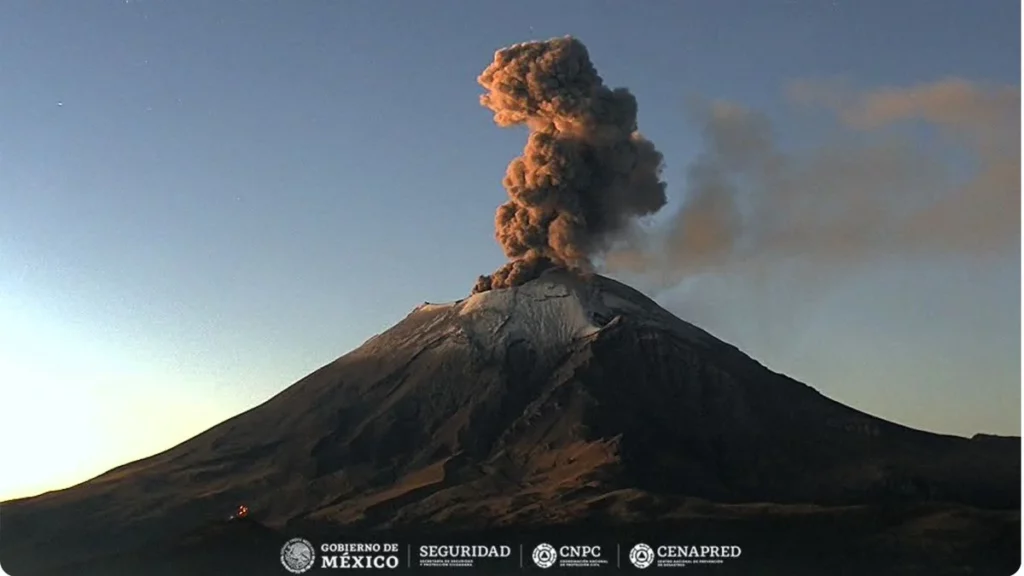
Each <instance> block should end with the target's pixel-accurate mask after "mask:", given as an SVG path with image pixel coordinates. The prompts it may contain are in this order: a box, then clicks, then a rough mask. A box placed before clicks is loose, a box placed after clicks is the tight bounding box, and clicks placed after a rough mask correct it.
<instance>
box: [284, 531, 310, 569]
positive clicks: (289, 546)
mask: <svg viewBox="0 0 1024 576" xmlns="http://www.w3.org/2000/svg"><path fill="white" fill-rule="evenodd" d="M314 562H316V549H314V548H313V545H312V544H310V543H309V540H306V539H304V538H292V539H291V540H289V541H287V542H285V543H284V546H282V547H281V564H283V565H284V569H285V570H287V571H289V572H291V573H292V574H302V573H303V572H305V571H306V570H309V569H310V568H312V567H313V563H314Z"/></svg>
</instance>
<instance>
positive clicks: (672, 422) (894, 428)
mask: <svg viewBox="0 0 1024 576" xmlns="http://www.w3.org/2000/svg"><path fill="white" fill-rule="evenodd" d="M1019 495H1020V443H1019V438H997V437H987V436H978V437H975V438H972V439H966V438H960V437H953V436H943V435H937V434H930V433H925V432H921V431H917V430H912V429H909V428H906V427H903V426H899V425H896V424H893V423H890V422H887V421H884V420H881V419H878V418H874V417H872V416H869V415H867V414H864V413H861V412H858V411H857V410H854V409H852V408H849V407H846V406H844V405H842V404H839V403H837V402H834V401H832V400H829V399H828V398H826V397H824V396H822V395H821V394H819V393H818V392H816V391H815V390H814V389H812V388H810V387H808V386H805V385H803V384H801V383H799V382H796V381H794V380H792V379H789V378H787V377H785V376H782V375H779V374H776V373H773V372H771V371H769V370H767V369H766V368H764V367H763V366H761V365H760V364H758V363H756V362H755V361H753V360H751V359H750V358H749V357H747V356H746V355H744V354H743V353H741V352H740V351H739V350H737V349H736V348H734V347H732V346H729V345H727V344H725V343H723V342H721V341H719V340H717V339H715V338H714V337H712V336H710V335H709V334H707V333H705V332H703V331H701V330H699V329H698V328H695V327H693V326H692V325H689V324H687V323H685V322H683V321H682V320H679V319H678V318H676V317H674V316H672V315H671V314H670V313H668V312H667V311H665V310H663V309H662V308H660V307H659V306H658V305H657V304H655V303H654V302H652V301H651V300H649V299H647V298H646V297H644V296H642V295H641V294H639V293H638V292H636V291H634V290H632V289H631V288H628V287H626V286H624V285H622V284H620V283H618V282H615V281H612V280H609V279H607V278H603V277H600V276H594V277H589V278H579V277H576V276H573V275H570V274H567V273H564V272H557V271H555V272H549V273H547V274H545V275H543V276H542V277H541V278H540V279H538V280H535V281H533V282H530V283H528V284H526V285H524V286H520V287H517V288H513V289H507V290H496V291H492V292H486V293H483V294H477V295H474V296H473V297H471V298H468V299H466V300H462V301H460V302H456V303H452V304H444V305H429V304H428V305H424V306H421V307H419V308H417V309H416V310H415V311H413V312H412V313H411V314H410V315H409V316H408V317H406V318H405V319H404V320H402V321H401V322H399V323H398V324H397V325H395V326H394V327H393V328H391V329H390V330H388V331H387V332H384V333H383V334H380V335H378V336H376V337H374V338H372V339H371V340H369V341H368V342H366V343H365V344H364V345H363V346H362V347H360V348H359V349H357V350H355V351H353V352H352V353H350V354H348V355H346V356H344V357H342V358H340V359H338V360H337V361H335V362H333V363H331V364H329V365H327V366H325V367H323V368H321V369H320V370H318V371H316V372H314V373H313V374H311V375H309V376H308V377H306V378H304V379H303V380H301V381H299V382H297V383H296V384H294V385H293V386H291V387H289V388H288V389H286V390H285V391H284V392H282V393H281V394H279V395H277V396H276V397H274V398H272V399H271V400H269V401H267V402H266V403H264V404H262V405H260V406H258V407H256V408H254V409H252V410H250V411H248V412H245V413H243V414H241V415H239V416H237V417H235V418H232V419H230V420H228V421H226V422H224V423H222V424H220V425H218V426H216V427H214V428H212V429H210V430H208V431H207V432H205V433H203V434H201V435H199V436H197V437H195V438H193V439H191V440H189V441H187V442H185V443H183V444H181V445H179V446H177V447H175V448H172V449H171V450H168V451H166V452H164V453H162V454H158V455H156V456H153V457H151V458H147V459H145V460H141V461H138V462H134V463H131V464H127V465H125V466H122V467H120V468H117V469H115V470H112V471H110V472H108V473H106V474H104V475H102V476H99V477H97V478H95V479H93V480H90V481H88V482H86V483H83V484H81V485H79V486H75V487H73V488H70V489H67V490H62V491H58V492H52V493H48V494H44V495H41V496H38V497H35V498H29V499H24V500H18V501H13V502H9V503H4V504H3V505H2V506H0V562H2V563H3V565H4V567H5V569H7V570H8V571H9V572H11V573H13V574H16V575H19V574H58V573H67V574H86V573H104V572H103V569H102V567H103V566H106V567H107V569H108V570H109V569H110V566H112V565H113V564H112V563H115V564H116V562H121V563H125V562H127V563H129V564H130V566H135V567H136V568H138V569H140V570H141V568H139V567H141V566H149V568H148V570H149V573H156V571H155V569H154V565H155V564H160V565H167V563H168V562H176V561H177V560H173V559H176V558H177V559H182V558H186V557H188V558H193V560H191V561H192V562H196V561H197V560H195V558H197V557H203V556H202V554H199V553H197V552H195V550H207V552H208V553H209V554H210V558H214V557H220V558H221V560H222V561H229V560H230V557H233V556H232V554H234V552H230V550H236V549H238V550H242V549H245V546H247V544H245V543H246V542H253V543H251V544H248V546H250V547H251V548H252V550H257V549H258V550H261V551H262V552H260V554H268V553H269V558H270V559H269V560H267V562H269V563H270V566H269V567H268V570H270V573H276V572H274V571H275V570H277V571H281V570H282V569H281V567H280V566H279V565H275V562H276V554H277V550H276V549H271V550H269V552H268V551H267V550H266V549H267V547H268V546H271V547H272V548H273V547H274V546H276V547H279V546H280V544H281V543H283V542H284V540H285V539H286V538H287V537H290V536H294V535H297V534H299V533H301V535H306V536H307V537H310V536H309V535H310V534H323V535H325V538H329V539H330V540H331V541H337V540H338V538H337V535H339V534H343V533H347V534H353V535H361V537H360V539H362V540H365V539H366V537H367V536H366V535H367V534H368V533H369V532H370V531H386V532H389V533H392V534H398V533H400V534H405V535H407V536H408V537H409V538H414V537H416V536H415V535H417V534H433V535H436V534H438V533H443V532H444V531H457V532H465V533H469V532H470V531H472V532H473V533H475V534H477V535H481V534H505V535H510V534H519V535H520V536H521V537H527V536H524V535H532V534H542V533H544V531H545V530H547V529H549V528H550V527H551V526H567V527H581V528H578V529H577V528H573V529H574V530H579V531H582V530H584V528H582V527H583V526H585V527H586V529H587V530H589V531H590V533H592V534H598V533H599V532H600V531H601V530H605V533H611V532H608V531H609V530H610V531H612V532H614V531H615V530H618V531H619V533H620V534H625V532H622V531H623V530H626V531H629V530H634V531H639V532H637V533H638V534H639V533H641V532H643V531H645V530H653V531H654V532H653V533H656V534H662V535H664V534H667V533H670V532H672V531H673V530H675V533H677V534H678V535H679V537H687V538H697V537H700V535H701V534H704V535H705V536H707V535H708V534H712V533H714V534H720V538H724V539H725V540H729V538H730V535H732V536H734V537H736V538H748V539H749V542H750V543H749V544H747V543H746V542H744V545H746V546H748V547H752V548H751V549H752V550H757V547H758V544H757V542H761V546H764V542H770V541H773V540H772V539H773V538H775V539H778V541H779V546H783V545H784V544H785V543H786V542H790V541H791V540H792V538H797V539H798V540H799V539H801V538H803V539H804V540H803V541H807V542H817V543H818V545H816V546H817V548H818V550H819V552H817V553H815V554H812V557H813V558H818V559H819V560H820V562H819V563H817V564H815V563H811V564H808V565H807V566H806V567H807V569H808V570H811V572H810V573H813V571H814V570H815V569H817V568H818V567H820V566H824V565H826V564H827V562H829V561H835V560H834V559H835V558H841V557H845V556H846V555H849V558H848V559H847V560H848V561H844V563H841V564H840V565H839V566H840V567H842V566H846V567H850V566H853V564H851V563H852V562H854V560H853V558H861V560H857V562H868V564H864V566H871V569H872V571H873V572H875V573H878V571H880V570H882V569H883V568H884V567H885V566H900V567H903V568H905V570H903V571H904V572H906V571H907V570H910V569H911V567H915V566H916V567H919V568H921V567H922V566H924V564H922V562H939V564H938V566H939V567H940V568H944V569H948V568H951V567H952V568H955V569H957V570H958V569H959V568H957V567H963V568H972V569H974V570H975V573H983V572H985V569H991V570H994V572H992V573H1010V572H1012V568H1013V567H1014V566H1016V565H1017V563H1019V553H1020V551H1019V544H1018V543H1019V536H1017V534H1018V533H1019V529H1020V514H1019V512H1020V496H1019ZM242 502H244V503H246V504H248V506H249V507H250V509H251V510H252V519H253V520H255V522H250V523H246V524H245V526H250V525H252V526H253V528H252V534H249V533H248V532H246V533H245V534H244V535H240V534H239V533H238V531H239V530H243V529H242V528H239V527H238V526H236V525H235V524H234V523H232V524H225V523H224V517H225V516H226V515H227V514H228V513H229V512H230V511H231V510H232V509H233V507H234V506H235V505H236V504H238V503H242ZM759 503H770V504H759ZM566 530H568V528H567V529H566ZM566 534H568V532H562V535H563V536H564V535H566ZM326 535H330V536H329V537H328V536H326ZM783 535H785V537H783ZM243 536H244V537H243ZM509 537H510V538H511V537H513V536H509ZM529 537H531V538H532V536H529ZM257 541H258V542H260V544H255V543H254V542H257ZM794 542H795V541H794ZM950 542H952V544H951V543H950ZM269 543H272V544H269ZM794 546H795V545H794ZM55 547H56V548H58V549H59V550H61V553H60V554H52V553H49V552H48V551H49V550H52V549H54V548H55ZM183 550H191V552H183ZM773 550H774V551H775V552H778V548H777V547H776V548H773ZM800 550H803V552H800ZM822 550H824V551H826V552H821V551H822ZM829 550H831V552H827V551H829ZM801 553H803V554H805V555H806V554H808V553H809V552H808V551H807V549H805V548H803V547H795V548H794V552H793V554H792V555H790V554H788V553H786V554H781V556H780V555H779V554H776V556H772V554H771V553H770V551H769V550H767V549H765V550H764V551H763V552H762V554H761V556H760V558H762V559H763V561H764V562H763V564H761V565H759V564H758V558H759V557H758V555H757V554H756V553H750V554H745V556H746V557H745V559H744V562H747V563H748V564H746V565H744V566H746V567H747V568H749V567H751V566H758V567H759V569H761V570H765V571H767V572H770V571H771V570H772V569H773V568H770V567H772V566H777V567H778V570H780V571H781V572H780V573H796V572H794V571H793V570H795V568H794V567H796V566H804V565H802V564H800V562H802V561H801V560H800V559H799V558H798V557H797V556H799V554H801ZM197 554H198V556H197ZM218 554H219V556H218ZM238 554H240V555H241V556H248V557H249V558H250V561H251V559H252V558H251V557H252V554H248V555H247V554H244V553H242V552H238ZM751 554H753V556H751ZM829 554H831V555H829ZM872 555H874V556H872ZM826 557H827V558H832V559H833V560H826ZM115 558H116V559H118V560H116V562H115V560H114V559H115ZM772 558H774V560H773V559H772ZM864 558H866V560H864ZM133 562H134V564H132V563H133ZM773 562H775V564H773ZM786 562H791V563H792V564H786ZM872 562H873V563H872ZM823 563H824V564H823ZM236 565H237V566H241V565H240V564H236ZM211 566H212V565H211ZM1007 567H1010V569H1008V571H1005V572H1003V571H1004V570H1006V569H1007ZM933 568H935V566H930V567H929V568H928V569H929V570H931V569H933ZM921 569H924V568H921ZM90 570H97V571H96V572H90ZM132 570H133V568H130V567H129V565H124V566H121V567H120V568H118V569H117V570H116V572H117V573H132V572H131V571H132ZM169 570H171V571H170V572H169V573H174V569H170V568H169ZM178 570H179V572H180V570H186V571H187V572H189V573H201V572H202V568H201V567H200V566H195V565H189V566H188V567H183V568H180V569H178ZM253 570H254V569H253V568H251V567H250V568H249V569H246V570H243V571H242V572H244V573H255V572H253ZM978 570H981V572H978ZM787 571H788V572H787ZM213 572H216V570H214V569H213V568H211V573H213ZM718 572H719V573H721V570H718ZM221 573H223V572H221ZM282 573H283V572H282ZM908 573H909V572H908Z"/></svg>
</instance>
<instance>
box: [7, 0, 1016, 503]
mask: <svg viewBox="0 0 1024 576" xmlns="http://www.w3.org/2000/svg"><path fill="white" fill-rule="evenodd" d="M1019 21H1020V6H1019V3H1018V2H1016V1H1015V0H990V1H987V2H966V1H940V0H901V1H900V2H891V1H882V0H870V1H869V0H858V1H856V2H830V1H825V2H801V1H797V0H793V1H788V2H784V1H765V2H749V1H747V0H743V1H740V0H733V1H721V0H714V1H712V0H701V1H696V0H695V1H691V2H684V1H678V2H654V1H651V2H644V3H634V2H611V1H605V0H586V1H584V0H574V1H559V2H548V1H536V0H534V1H526V2H504V3H497V2H470V1H454V0H446V1H438V2H409V1H405V0H394V1H380V0H372V1H371V0H364V1H355V0H346V1H340V0H319V1H317V0H304V1H302V2H291V1H283V0H277V1H271V0H263V1H256V0H250V1H229V0H220V1H216V2H213V1H206V0H173V1H171V0H78V1H74V2H69V1H57V0H53V1H41V0H11V1H8V2H4V3H2V5H0V73H2V78H3V80H2V87H0V206H2V208H0V393H2V396H0V406H2V420H0V438H2V440H0V443H2V444H0V445H2V451H0V455H2V458H3V461H4V473H3V474H2V475H0V500H3V499H6V498H10V497H16V496H23V495H30V494H34V493H38V492H41V491H45V490H49V489H54V488H61V487H65V486H68V485H71V484H74V483H77V482H80V481H83V480H85V479H87V478H89V477H92V476H94V475H96V474H99V473H102V472H103V471H105V470H108V469H110V468H112V467H114V466H117V465H120V464H122V463H125V462H127V461H130V460H134V459H137V458H140V457H144V456H147V455H150V454H153V453H156V452H158V451H161V450H163V449H166V448H169V447H170V446H172V445H174V444H177V443H178V442H180V441H183V440H185V439H187V438H188V437H191V436H193V435H195V434H196V433H198V432H200V431H202V430H204V429H205V428H207V427H209V426H211V425H213V424H215V423H217V422H219V421H221V420H223V419H225V418H227V417H230V416H232V415H234V414H236V413H238V412H240V411H242V410H244V409H247V408H249V407H251V406H253V405H255V404H257V403H259V402H262V401H264V400H265V399H267V398H269V397H270V396H272V395H274V394H276V393H277V392H279V391H280V390H282V389H283V388H284V387H286V386H288V385H289V384H291V383H292V382H294V381H295V380H297V379H298V378H300V377H301V376H303V375H305V374H306V373H308V372H310V371H312V370H313V369H315V368H317V367H319V366H321V365H323V364H325V363H327V362H329V361H331V360H333V359H334V358H336V357H337V356H339V355H341V354H343V353H345V352H347V351H349V350H351V349H352V348H354V347H356V346H358V345H359V344H360V343H362V342H363V341H365V340H366V339H367V338H368V337H370V336H372V335H373V334H376V333H378V332H380V331H382V330H384V329H385V328H387V327H388V326H390V325H391V324H393V323H394V322H396V321H397V320H399V319H401V318H402V317H404V316H405V315H406V314H407V313H408V312H409V311H410V310H411V309H412V308H413V307H414V306H416V305H418V304H420V303H422V302H423V301H424V300H430V301H435V302H436V301H446V300H454V299H458V298H461V297H464V296H465V295H466V294H467V293H468V291H469V288H470V287H471V286H472V284H473V281H474V280H475V278H476V276H477V275H478V274H481V273H488V272H490V271H492V270H493V269H494V268H496V267H497V266H498V265H500V264H501V263H502V262H503V260H504V258H503V256H502V253H501V251H500V249H499V247H498V245H497V244H496V243H495V242H494V240H493V214H494V210H495V208H496V207H497V205H498V204H499V203H501V202H503V201H504V199H505V192H504V191H503V190H502V188H501V179H502V176H503V174H504V170H505V166H506V165H507V163H508V162H509V161H510V160H511V159H512V158H513V157H515V156H516V155H518V154H519V153H520V152H521V150H522V147H523V144H524V142H525V139H524V136H525V134H524V131H522V130H504V129H499V128H498V127H496V126H495V125H494V124H493V122H492V119H491V115H490V114H489V113H488V112H487V111H486V110H484V109H483V108H481V107H480V105H479V103H478V97H479V94H480V93H481V89H480V87H479V86H478V85H477V84H476V77H477V75H478V74H479V73H480V72H481V71H482V70H483V69H484V68H485V67H486V66H487V65H488V64H489V63H490V61H491V58H492V55H493V53H494V51H495V50H496V49H498V48H501V47H503V46H506V45H509V44H512V43H515V42H520V41H525V40H530V39H546V38H550V37H554V36H562V35H565V34H572V35H575V36H578V37H579V38H580V39H581V40H583V42H585V43H586V44H587V46H588V48H589V49H590V53H591V57H592V59H593V60H594V62H595V65H596V66H597V68H598V70H599V71H600V73H601V74H602V76H603V77H604V78H605V80H606V82H607V83H608V84H609V85H613V86H628V87H629V88H630V89H631V91H632V92H633V93H634V94H635V95H636V97H637V99H638V101H639V104H640V128H641V130H642V131H643V132H644V133H645V135H646V136H648V137H649V138H650V139H651V140H652V141H654V142H655V143H656V144H657V146H658V147H659V148H660V149H661V150H662V152H663V153H664V154H665V160H666V169H665V173H664V176H665V179H666V181H667V182H668V193H669V197H670V204H673V205H677V203H678V202H679V201H680V200H681V199H682V198H683V197H684V195H685V190H684V186H683V184H684V174H685V167H686V165H687V163H688V162H689V161H691V160H692V159H693V157H694V155H695V154H696V153H697V151H698V149H699V147H700V141H699V136H698V134H696V133H695V131H694V129H693V127H692V126H689V125H688V124H687V121H686V114H685V100H686V98H687V97H690V96H694V95H696V96H701V97H704V98H710V99H725V100H730V101H733V102H738V103H741V104H743V105H745V106H749V107H752V108H756V109H758V110H760V111H762V112H764V113H765V114H768V115H770V116H771V118H772V119H773V121H774V122H776V124H777V125H781V126H784V127H785V128H786V130H784V131H780V135H779V136H780V139H782V141H784V142H790V141H791V142H797V141H801V140H802V139H806V138H810V137H812V136H813V134H814V133H815V132H816V131H821V130H824V129H825V128H823V127H822V125H821V124H820V123H816V122H811V121H809V120H808V119H807V118H806V117H805V116H803V115H801V114H800V113H799V112H794V111H793V109H792V106H790V105H789V104H788V103H787V101H786V98H785V94H784V91H785V87H786V86H787V85H788V83H791V82H793V81H796V80H801V79H829V78H837V77H842V78H844V79H845V80H847V81H849V82H852V83H853V84H855V85H856V86H858V87H860V88H862V89H867V90H870V89H872V88H875V87H882V86H910V85H915V84H920V83H928V82H935V81H938V80H941V79H943V78H947V77H957V78H963V79H965V80H968V81H971V82H981V83H996V84H1009V85H1012V86H1019V84H1020V75H1019V70H1020V59H1019V54H1020V53H1019V50H1018V48H1019V46H1020V38H1019V34H1020V28H1019V24H1018V23H1019ZM949 160H950V164H951V165H954V166H956V165H958V164H963V165H965V166H966V165H969V163H970V161H969V160H968V159H963V158H959V157H955V156H953V157H950V158H949ZM1018 194H1019V192H1018ZM1019 248H1020V247H1019V245H1017V244H1016V242H1014V243H1012V244H1010V245H1008V246H1007V247H1006V250H1004V251H1001V252H1000V251H997V252H996V253H988V254H986V255H985V257H984V258H980V257H976V256H959V257H957V256H948V255H933V256H929V257H920V258H900V257H898V256H899V255H892V257H887V258H879V259H876V260H873V261H871V262H867V263H862V264H861V265H859V266H858V267H857V269H856V272H855V273H851V274H849V275H846V276H844V277H843V279H842V281H841V282H837V283H835V284H834V285H832V286H830V287H828V289H827V290H822V291H818V292H816V293H815V294H814V295H813V297H809V296H808V295H807V294H805V293H803V292H802V291H801V290H793V289H792V286H790V287H788V288H787V285H786V283H785V278H772V277H771V276H770V274H769V277H767V278H765V279H764V283H763V284H762V283H760V282H758V283H751V282H733V283H730V282H728V281H727V280H728V278H718V279H715V278H712V279H710V280H705V281H704V288H703V289H702V290H694V291H682V292H679V291H677V292H673V293H667V294H666V295H665V296H664V297H663V298H662V303H663V304H664V305H666V306H667V307H669V308H670V309H672V310H674V311H676V312H677V313H680V314H681V315H682V316H684V317H685V318H688V319H690V320H692V321H694V322H696V323H698V324H700V325H702V326H704V327H705V328H707V329H709V330H711V331H712V332H713V333H715V334H716V335H719V336H720V337H722V338H724V339H727V340H729V341H731V342H733V343H735V344H737V345H739V346H740V347H741V348H742V349H744V350H745V351H746V352H748V353H749V354H751V355H752V356H753V357H754V358H756V359H758V360H759V361H761V362H762V363H764V364H766V365H768V366H769V367H770V368H772V369H774V370H777V371H781V372H785V373H787V374H790V375H792V376H793V377H796V378H797V379H800V380H802V381H805V382H807V383H809V384H811V385H813V386H814V387H816V388H817V389H819V390H820V391H822V392H823V393H824V394H826V395H828V396H830V397H832V398H835V399H837V400H839V401H842V402H845V403H847V404H850V405H852V406H854V407H857V408H859V409H861V410H864V411H866V412H869V413H872V414H875V415H878V416H881V417H884V418H888V419H891V420H895V421H897V422H900V423H902V424H906V425H910V426H914V427H919V428H924V429H927V430H933V431H939V432H946V433H954V434H961V435H970V434H973V433H975V432H991V433H1001V434H1019V433H1020V355H1019V350H1020V251H1019ZM701 294H703V296H701ZM701 298H706V299H707V300H706V302H705V301H704V300H701ZM716 298H717V299H716ZM723 298H725V299H728V300H727V301H724V304H723ZM729 302H732V304H731V305H730V304H729Z"/></svg>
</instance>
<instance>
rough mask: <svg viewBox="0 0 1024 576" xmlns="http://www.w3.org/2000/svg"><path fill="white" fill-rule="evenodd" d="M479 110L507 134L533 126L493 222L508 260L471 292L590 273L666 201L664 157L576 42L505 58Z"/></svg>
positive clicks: (630, 101)
mask: <svg viewBox="0 0 1024 576" xmlns="http://www.w3.org/2000/svg"><path fill="white" fill-rule="evenodd" d="M478 82H479V83H480V85H481V86H483V87H484V88H485V89H486V90H487V92H486V93H485V94H483V95H482V96H481V97H480V103H481V104H482V105H483V106H485V107H486V108H488V109H490V110H491V111H493V112H494V122H495V123H496V124H498V125H499V126H502V127H510V126H517V125H526V126H527V127H528V128H529V131H530V135H529V138H528V140H527V144H526V148H525V149H524V150H523V155H522V156H520V157H518V158H516V159H515V160H513V161H512V163H511V164H509V166H508V170H507V172H506V174H505V179H504V182H503V184H504V187H505V189H506V190H507V191H508V196H509V200H508V202H506V203H505V204H503V205H502V206H500V207H499V208H498V211H497V214H496V215H495V228H496V234H495V236H496V238H497V240H498V242H499V243H500V244H501V246H502V249H503V250H504V252H505V255H506V256H507V257H508V258H509V262H508V263H507V264H505V265H504V266H502V267H501V268H500V269H498V270H497V271H496V272H495V273H494V274H492V275H490V276H481V277H480V278H479V280H478V281H477V283H476V286H475V287H474V288H473V292H474V293H475V292H482V291H486V290H490V289H494V288H504V287H509V286H515V285H518V284H522V283H524V282H527V281H529V280H531V279H533V278H535V277H536V276H537V275H538V274H539V273H540V272H542V271H543V270H544V269H546V268H551V267H561V268H568V269H573V270H577V271H581V272H588V271H590V270H592V268H593V266H592V263H591V258H592V257H594V256H596V255H599V254H601V253H602V252H604V251H605V250H607V249H608V248H609V247H610V243H611V242H612V241H613V240H614V239H615V238H616V235H617V234H619V233H621V232H623V231H625V230H626V229H627V227H628V225H629V224H630V222H632V221H633V220H634V219H635V218H637V217H641V216H645V215H649V214H653V213H655V212H657V211H658V210H659V209H661V207H662V206H664V205H665V203H666V196H665V183H664V182H662V181H661V165H662V156H661V153H660V152H658V151H657V150H656V149H655V147H654V145H653V144H652V143H651V142H650V141H648V140H646V139H645V138H644V137H643V136H641V135H640V133H639V132H638V131H637V125H636V117H637V103H636V99H635V98H634V97H633V95H632V94H631V93H630V92H629V91H628V90H626V89H625V88H614V89H610V88H608V87H607V86H605V84H604V81H603V80H602V79H601V77H600V76H599V75H598V73H597V70H596V69H595V68H594V65H593V64H592V63H591V61H590V56H589V54H588V52H587V49H586V47H585V46H584V45H583V44H582V43H581V42H580V41H579V40H577V39H575V38H572V37H565V38H556V39H552V40H547V41H543V42H527V43H523V44H516V45H514V46H511V47H508V48H505V49H502V50H499V51H498V52H497V53H495V55H494V61H493V62H492V63H491V65H490V66H488V67H487V69H486V70H484V72H483V73H482V74H481V75H480V77H479V78H478Z"/></svg>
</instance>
